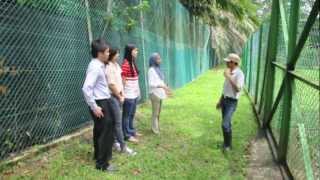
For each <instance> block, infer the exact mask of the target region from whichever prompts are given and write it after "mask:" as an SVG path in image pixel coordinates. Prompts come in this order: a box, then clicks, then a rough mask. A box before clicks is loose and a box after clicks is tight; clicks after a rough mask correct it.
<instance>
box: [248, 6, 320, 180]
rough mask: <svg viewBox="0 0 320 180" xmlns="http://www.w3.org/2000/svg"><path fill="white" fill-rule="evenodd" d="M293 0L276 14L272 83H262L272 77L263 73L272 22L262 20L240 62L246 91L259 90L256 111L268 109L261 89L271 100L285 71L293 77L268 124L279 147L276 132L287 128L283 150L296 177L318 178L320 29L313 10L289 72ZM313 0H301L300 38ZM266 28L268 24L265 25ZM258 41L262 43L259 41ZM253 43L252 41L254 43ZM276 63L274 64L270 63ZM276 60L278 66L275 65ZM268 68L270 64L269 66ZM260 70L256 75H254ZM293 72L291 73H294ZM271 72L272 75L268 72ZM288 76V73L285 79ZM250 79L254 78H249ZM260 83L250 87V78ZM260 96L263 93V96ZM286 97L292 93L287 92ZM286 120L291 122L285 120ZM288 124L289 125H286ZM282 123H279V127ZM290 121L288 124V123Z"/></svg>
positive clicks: (262, 115)
mask: <svg viewBox="0 0 320 180" xmlns="http://www.w3.org/2000/svg"><path fill="white" fill-rule="evenodd" d="M292 3H295V2H294V1H291V0H286V1H279V5H280V6H279V15H278V17H277V18H278V20H279V24H278V25H277V26H278V33H277V41H276V42H273V43H272V44H271V46H269V47H276V49H277V51H276V56H275V58H273V59H271V62H268V63H270V64H272V66H273V68H274V69H275V70H274V82H273V89H266V87H264V85H263V83H265V82H266V81H270V80H271V78H270V77H269V76H266V77H265V75H266V72H265V71H266V67H267V65H269V64H266V60H267V59H266V58H267V47H268V32H269V30H271V29H273V28H274V27H269V22H265V23H264V24H263V25H262V26H261V28H262V29H261V30H260V31H257V32H256V33H255V34H253V35H252V36H251V38H250V39H249V40H248V42H247V43H246V45H245V48H244V50H243V61H244V62H243V68H244V72H245V75H246V86H247V90H248V91H249V94H250V95H251V96H252V97H254V96H257V95H258V98H257V100H258V101H257V104H256V105H257V106H256V107H262V108H259V109H260V110H261V111H260V112H259V113H260V114H259V117H265V116H264V115H267V117H269V116H268V115H270V113H271V109H270V111H268V112H264V110H265V109H264V108H263V107H264V106H265V105H266V99H268V98H270V97H263V96H264V95H265V92H267V91H269V92H270V91H272V92H273V104H272V108H274V107H273V106H274V103H275V100H276V97H277V95H278V93H279V90H280V86H281V84H282V83H283V82H284V75H285V74H286V73H287V75H288V76H291V77H292V78H293V82H292V98H291V99H290V100H289V101H290V102H285V101H284V97H285V96H287V97H288V94H287V91H283V92H282V98H281V99H280V103H279V105H278V106H277V107H276V109H275V112H274V114H273V116H272V120H271V122H270V124H268V125H269V127H270V129H271V131H272V134H273V136H274V137H275V141H276V142H275V143H276V144H277V145H278V147H280V146H282V147H283V144H280V137H285V131H284V129H286V128H288V129H289V140H288V149H287V154H286V159H287V164H288V167H289V169H290V171H291V173H292V175H293V177H294V178H296V179H319V178H320V141H319V139H320V138H319V137H320V112H319V110H320V104H319V99H320V92H319V89H320V88H319V83H320V74H319V73H320V49H319V48H320V46H319V44H320V35H319V14H318V15H317V16H316V21H315V23H314V24H313V25H312V27H311V31H310V33H309V35H308V37H307V41H306V42H305V44H304V46H303V49H302V51H301V53H300V56H299V58H298V61H297V63H296V65H295V70H294V71H293V72H287V70H286V69H283V68H286V66H287V63H288V61H289V58H290V57H291V56H292V54H288V43H289V41H288V40H289V38H290V34H288V30H289V25H290V22H289V21H290V19H289V16H290V10H291V7H292ZM314 4H315V1H314V0H312V1H300V8H299V20H298V28H297V41H298V40H299V39H300V36H301V33H302V31H303V30H305V28H306V26H305V25H306V21H307V18H308V17H309V14H310V12H311V9H312V7H313V6H315V5H314ZM269 28H270V29H269ZM260 32H262V37H261V39H260V40H259V39H258V40H257V38H256V37H257V35H258V34H259V33H260ZM259 42H260V43H262V44H259ZM252 45H253V46H252ZM259 45H261V47H262V48H261V52H260V54H261V56H260V57H261V58H260V63H261V64H262V66H260V68H259V69H258V68H257V66H256V62H257V60H258V57H256V54H257V52H256V51H255V49H257V48H258V47H259ZM273 63H276V64H273ZM279 66H280V67H279ZM268 71H270V70H268ZM256 73H257V75H258V74H259V75H260V77H259V79H258V78H256V77H254V76H255V75H256ZM292 73H293V74H292ZM270 76H271V75H270ZM286 80H287V79H286ZM252 81H253V82H252ZM257 83H258V86H259V87H258V90H256V89H252V84H257ZM261 97H262V99H261ZM289 97H290V96H289ZM289 103H291V105H292V106H291V111H290V112H285V110H286V107H287V106H288V105H289ZM286 113H290V117H291V119H289V120H288V119H284V117H286V116H285V115H286ZM286 122H289V123H286ZM287 124H288V126H286V125H287ZM282 125H283V127H281V126H282ZM289 125H290V126H289Z"/></svg>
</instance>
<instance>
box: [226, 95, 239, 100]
mask: <svg viewBox="0 0 320 180" xmlns="http://www.w3.org/2000/svg"><path fill="white" fill-rule="evenodd" d="M223 99H227V100H232V101H238V99H236V98H232V97H228V96H223Z"/></svg>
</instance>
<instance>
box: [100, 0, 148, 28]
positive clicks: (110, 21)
mask: <svg viewBox="0 0 320 180" xmlns="http://www.w3.org/2000/svg"><path fill="white" fill-rule="evenodd" d="M149 9H150V4H149V1H147V0H143V1H142V2H141V3H139V4H137V5H130V4H129V5H128V4H125V3H124V2H123V1H118V2H115V3H113V6H112V12H111V13H109V14H107V15H106V16H105V18H104V19H105V23H106V25H107V27H108V28H114V29H115V30H125V31H126V32H129V31H131V30H132V29H133V28H134V27H135V26H136V25H137V24H138V22H139V19H140V17H139V16H140V13H142V12H147V11H148V10H149ZM119 19H123V20H124V21H119Z"/></svg>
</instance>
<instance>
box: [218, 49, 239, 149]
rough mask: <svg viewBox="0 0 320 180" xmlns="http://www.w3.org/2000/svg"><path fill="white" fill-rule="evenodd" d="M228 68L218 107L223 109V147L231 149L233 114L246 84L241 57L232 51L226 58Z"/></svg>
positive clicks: (225, 72)
mask: <svg viewBox="0 0 320 180" xmlns="http://www.w3.org/2000/svg"><path fill="white" fill-rule="evenodd" d="M224 61H225V62H226V64H227V68H226V69H225V71H224V77H225V81H224V86H223V92H222V96H221V98H220V100H219V102H218V103H217V109H221V111H222V119H223V120H222V132H223V139H224V142H223V149H224V150H225V151H229V150H230V149H231V147H232V124H231V120H232V115H233V113H234V112H235V110H236V108H237V104H238V99H239V97H240V92H241V90H242V88H243V85H244V74H243V72H242V71H241V69H240V68H239V64H240V57H239V56H238V55H237V54H234V53H231V54H229V55H228V57H227V58H225V59H224Z"/></svg>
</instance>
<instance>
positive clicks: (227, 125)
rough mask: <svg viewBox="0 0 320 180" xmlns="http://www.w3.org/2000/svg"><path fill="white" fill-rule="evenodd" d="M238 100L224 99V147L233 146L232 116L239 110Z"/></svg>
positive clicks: (222, 104)
mask: <svg viewBox="0 0 320 180" xmlns="http://www.w3.org/2000/svg"><path fill="white" fill-rule="evenodd" d="M237 104H238V100H236V99H232V98H223V100H222V103H221V106H222V107H221V110H222V119H223V120H222V124H221V126H222V133H223V138H224V143H223V146H224V147H225V148H226V147H231V146H232V124H231V121H232V115H233V113H234V112H235V110H236V108H237Z"/></svg>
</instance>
